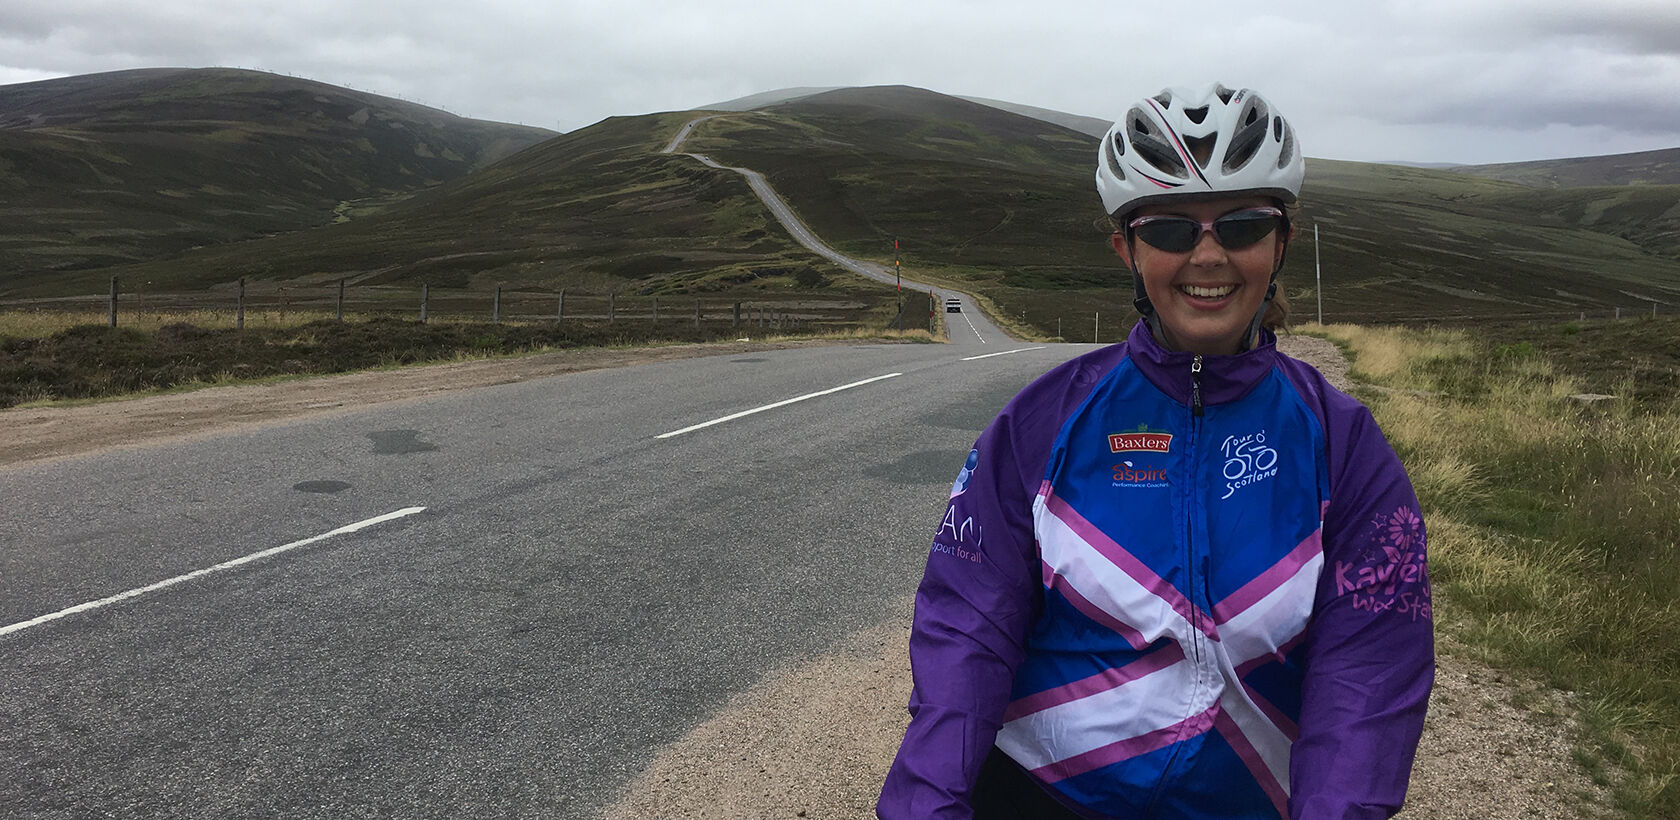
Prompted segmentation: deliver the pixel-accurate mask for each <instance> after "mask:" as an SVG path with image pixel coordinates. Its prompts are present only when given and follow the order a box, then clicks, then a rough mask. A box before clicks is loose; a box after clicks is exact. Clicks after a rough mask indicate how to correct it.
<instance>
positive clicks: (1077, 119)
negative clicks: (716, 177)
mask: <svg viewBox="0 0 1680 820" xmlns="http://www.w3.org/2000/svg"><path fill="white" fill-rule="evenodd" d="M843 88H845V86H824V87H815V86H803V87H797V88H781V89H777V90H775V91H764V92H761V93H758V94H750V95H748V96H745V97H739V98H736V99H733V100H728V101H726V102H720V103H712V104H711V105H703V106H700V108H702V109H704V110H707V111H754V110H757V109H760V108H767V107H769V106H772V105H781V104H782V103H789V102H796V101H798V100H802V99H805V98H807V97H814V96H816V95H818V94H826V93H828V92H830V91H840V90H842V89H843ZM930 93H931V92H930ZM957 99H961V100H968V101H969V102H972V103H979V104H981V105H984V106H989V107H991V108H999V109H1002V110H1004V111H1008V112H1010V113H1011V114H1019V115H1021V116H1023V117H1031V118H1033V119H1035V120H1043V121H1045V122H1050V123H1055V124H1056V125H1060V126H1061V127H1063V128H1068V129H1072V130H1074V131H1078V132H1080V133H1083V134H1090V135H1091V136H1093V137H1098V138H1101V137H1102V136H1103V135H1104V134H1107V133H1108V128H1109V126H1110V125H1112V124H1113V123H1111V122H1109V121H1108V120H1103V119H1098V118H1096V117H1084V116H1080V115H1078V114H1069V113H1067V112H1065V111H1053V110H1051V109H1048V108H1038V107H1036V106H1031V105H1022V104H1020V103H1012V102H1005V101H1003V100H992V99H987V98H985V97H964V96H960V95H957Z"/></svg>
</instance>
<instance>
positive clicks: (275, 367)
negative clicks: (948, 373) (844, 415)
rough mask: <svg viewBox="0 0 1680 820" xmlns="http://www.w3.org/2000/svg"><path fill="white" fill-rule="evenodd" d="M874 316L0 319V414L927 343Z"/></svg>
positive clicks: (923, 306) (922, 303)
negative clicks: (663, 352)
mask: <svg viewBox="0 0 1680 820" xmlns="http://www.w3.org/2000/svg"><path fill="white" fill-rule="evenodd" d="M912 303H913V300H912V298H910V297H907V298H906V308H907V310H908V309H911V308H912V307H914V308H916V309H919V310H921V311H926V310H927V297H926V296H925V295H923V296H922V297H921V298H920V300H919V303H915V304H912ZM878 312H879V311H878V310H874V311H868V312H866V313H863V314H860V315H859V316H858V317H856V319H857V321H856V323H855V324H852V325H849V326H835V325H832V324H814V323H810V322H802V321H786V322H779V323H777V324H778V325H779V326H772V327H765V328H759V327H756V326H752V325H751V324H749V325H748V326H745V327H736V326H734V325H733V323H732V322H730V321H727V320H725V321H703V322H701V323H700V324H699V325H698V326H696V324H695V323H694V322H692V321H680V320H670V321H666V322H664V323H662V324H658V325H655V324H652V323H649V322H646V321H641V322H631V321H627V320H626V321H619V322H616V323H614V322H605V321H566V322H552V321H550V322H536V323H529V322H528V323H512V322H509V323H500V324H492V323H484V322H431V323H421V322H418V321H409V320H404V319H396V318H391V317H388V316H375V317H371V318H367V319H365V320H361V321H355V320H352V321H345V322H338V321H335V320H333V319H331V318H308V317H306V316H301V317H300V316H299V315H298V314H296V313H294V314H292V319H294V321H278V320H271V321H270V322H265V323H262V324H252V323H248V324H247V326H246V328H245V329H244V330H234V329H232V328H230V327H226V326H225V325H224V326H222V327H219V328H210V327H203V326H200V325H198V324H193V323H189V322H186V321H175V322H171V323H167V324H162V325H158V326H151V327H146V328H145V329H141V328H137V327H117V328H111V327H106V326H103V325H98V324H80V325H75V326H72V327H68V328H62V329H56V330H50V332H44V333H39V332H38V333H29V332H28V331H29V330H30V329H34V330H37V331H40V330H49V328H46V327H34V326H33V325H32V324H31V323H30V321H29V320H20V321H19V322H16V323H12V322H6V321H0V408H5V407H11V406H15V405H20V404H29V403H34V402H42V401H74V400H83V399H100V398H112V397H118V396H125V395H130V394H135V393H144V392H156V391H164V390H178V389H191V388H194V387H202V386H212V385H225V384H234V383H245V382H256V381H265V380H271V379H275V378H283V377H287V376H300V375H324V374H328V373H344V372H350V371H355V370H369V369H378V368H387V367H398V366H404V365H411V364H422V363H435V362H449V361H460V360H463V359H473V358H486V357H491V356H507V355H520V354H528V353H535V352H542V351H548V350H560V349H571V348H588V347H597V348H598V347H625V346H649V345H660V344H681V343H693V342H717V341H733V340H736V339H739V338H741V337H743V336H746V337H750V338H752V339H755V340H760V341H763V340H767V339H793V338H820V339H837V340H849V339H857V340H866V339H895V340H903V341H931V340H932V337H931V335H930V334H929V333H928V332H927V331H926V330H925V329H917V330H906V331H893V330H884V329H882V328H884V327H885V326H886V323H887V321H888V320H890V318H891V317H890V314H888V315H886V316H885V317H884V318H883V317H882V316H878V315H876V314H877V313H878ZM0 318H3V317H0ZM175 318H180V317H179V316H176V317H175ZM248 318H249V317H248ZM297 319H302V321H295V320H297ZM766 334H768V336H767V335H766Z"/></svg>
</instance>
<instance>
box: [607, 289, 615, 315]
mask: <svg viewBox="0 0 1680 820" xmlns="http://www.w3.org/2000/svg"><path fill="white" fill-rule="evenodd" d="M617 296H618V293H617V292H616V291H615V292H613V293H609V294H607V321H608V322H616V321H618V303H617V301H616V297H617Z"/></svg>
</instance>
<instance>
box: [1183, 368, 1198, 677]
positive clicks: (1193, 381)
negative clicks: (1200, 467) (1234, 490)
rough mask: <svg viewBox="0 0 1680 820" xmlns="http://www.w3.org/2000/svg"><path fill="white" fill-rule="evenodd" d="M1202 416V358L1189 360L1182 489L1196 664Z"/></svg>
mask: <svg viewBox="0 0 1680 820" xmlns="http://www.w3.org/2000/svg"><path fill="white" fill-rule="evenodd" d="M1201 417H1202V355H1201V354H1200V353H1198V354H1196V358H1194V359H1191V360H1190V448H1189V452H1188V453H1186V457H1187V458H1188V459H1189V464H1190V470H1189V475H1190V482H1189V486H1188V487H1187V488H1186V489H1187V490H1188V492H1187V496H1188V497H1187V498H1186V499H1185V504H1184V512H1185V516H1184V577H1185V586H1186V587H1187V589H1186V590H1185V593H1186V598H1187V599H1188V600H1189V601H1190V620H1191V622H1192V623H1191V624H1190V627H1191V629H1190V644H1191V647H1192V649H1193V650H1194V652H1195V657H1196V661H1197V662H1198V663H1199V662H1200V661H1201V660H1202V639H1201V636H1200V635H1199V634H1197V633H1198V632H1200V631H1201V628H1202V625H1201V624H1199V623H1195V621H1197V620H1199V619H1198V618H1197V617H1196V611H1197V607H1196V539H1195V535H1196V516H1195V515H1194V510H1195V507H1196V447H1197V446H1198V442H1197V441H1196V439H1197V438H1198V436H1197V433H1199V432H1201V430H1200V427H1201V422H1200V419H1201Z"/></svg>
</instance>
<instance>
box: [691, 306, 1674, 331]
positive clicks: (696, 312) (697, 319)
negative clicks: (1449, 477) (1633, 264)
mask: <svg viewBox="0 0 1680 820" xmlns="http://www.w3.org/2000/svg"><path fill="white" fill-rule="evenodd" d="M1655 305H1656V303H1654V302H1653V303H1652V308H1651V314H1652V315H1653V316H1654V315H1656V312H1657V311H1656V306H1655ZM694 329H695V330H699V329H700V300H699V299H695V300H694Z"/></svg>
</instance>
